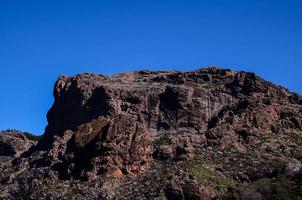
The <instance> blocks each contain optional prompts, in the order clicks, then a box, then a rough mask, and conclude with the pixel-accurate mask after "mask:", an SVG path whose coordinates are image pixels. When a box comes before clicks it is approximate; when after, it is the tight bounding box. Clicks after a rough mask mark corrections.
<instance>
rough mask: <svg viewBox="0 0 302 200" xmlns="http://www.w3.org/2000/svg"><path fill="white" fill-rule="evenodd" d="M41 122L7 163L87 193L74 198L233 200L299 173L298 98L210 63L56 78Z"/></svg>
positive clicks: (301, 108) (301, 118)
mask: <svg viewBox="0 0 302 200" xmlns="http://www.w3.org/2000/svg"><path fill="white" fill-rule="evenodd" d="M47 119H48V125H47V127H46V130H45V133H44V135H43V136H42V138H41V139H40V140H39V142H38V144H37V145H36V146H35V147H34V148H31V150H30V151H28V152H27V153H26V154H24V155H23V156H22V157H21V158H20V159H19V160H18V159H17V160H15V162H14V163H15V165H16V166H20V165H21V164H23V165H27V166H28V170H25V172H22V173H20V174H26V173H27V174H26V175H24V176H23V178H24V180H26V181H29V180H30V181H29V182H33V181H32V180H31V179H29V178H28V177H32V176H30V175H31V174H32V173H33V172H32V171H31V170H35V173H37V171H39V170H40V171H41V172H40V173H41V176H45V174H47V176H48V177H47V178H45V179H46V180H49V181H59V182H60V183H62V182H63V183H65V182H67V183H68V184H66V185H68V187H67V186H66V187H67V188H69V189H65V190H63V189H62V190H61V189H53V190H54V191H56V192H55V194H54V193H53V192H52V193H51V192H49V191H50V188H51V187H50V186H49V187H46V186H45V185H46V184H44V183H39V184H38V183H37V184H38V185H39V188H44V189H43V192H44V193H43V194H45V195H46V194H49V195H50V194H51V195H50V196H56V197H58V198H61V197H71V196H72V195H71V196H70V194H72V191H78V190H80V191H81V192H80V193H77V194H78V195H83V196H84V197H82V196H72V198H78V199H79V198H80V199H83V198H84V199H85V198H88V197H87V196H86V195H90V196H89V198H90V199H98V198H100V196H102V198H104V199H106V198H107V199H114V198H118V199H136V198H137V199H211V198H216V197H219V196H221V195H222V194H228V196H229V197H231V196H232V195H233V196H234V195H238V194H241V193H240V192H241V191H244V190H243V189H242V190H239V189H238V190H231V189H232V188H233V189H234V187H236V185H240V184H241V183H254V182H255V183H256V181H257V180H260V179H262V178H270V179H272V180H270V182H274V178H275V177H281V176H282V173H285V172H284V171H286V170H284V169H287V171H290V172H294V174H290V175H286V176H297V174H299V173H300V170H301V167H300V164H301V159H302V157H301V152H302V147H301V144H302V135H301V132H302V97H301V96H299V95H298V94H295V93H291V92H289V91H288V90H286V89H284V88H282V87H278V86H276V85H274V84H272V83H270V82H267V81H265V80H263V79H261V78H260V77H258V76H257V75H255V74H254V73H249V72H236V71H232V70H227V69H221V68H216V67H209V68H203V69H199V70H195V71H190V72H178V71H159V72H151V71H137V72H130V73H124V74H118V75H114V76H103V75H95V74H80V75H77V76H73V77H66V76H62V77H60V78H59V79H58V81H57V82H56V84H55V87H54V104H53V105H52V107H51V109H50V110H49V112H48V114H47ZM292 160H295V161H296V162H295V163H294V164H291V163H293V162H292ZM18 163H19V164H18ZM297 163H298V164H297ZM283 168H284V169H283ZM43 170H45V171H46V172H45V171H43ZM180 171H182V174H181V175H179V174H177V173H178V172H180ZM170 173H174V175H173V178H172V179H170V178H169V176H170ZM175 174H176V175H175ZM20 176H21V175H19V176H17V177H19V179H20ZM19 179H18V180H19ZM32 179H35V178H34V177H32ZM14 180H15V179H13V180H11V183H9V184H8V183H6V185H8V187H7V189H6V191H11V190H13V189H11V188H12V187H13V183H14V184H16V180H15V182H14ZM83 180H85V181H86V182H81V186H79V187H78V186H76V183H78V182H77V181H83ZM295 180H296V179H295ZM73 181H75V182H73ZM38 182H39V181H38ZM70 183H75V185H71V184H70ZM52 184H54V183H52ZM19 185H20V184H19ZM96 185H97V186H96ZM10 186H11V187H10ZM84 186H85V187H84ZM82 187H83V188H82ZM93 187H96V188H94V189H92V188H93ZM251 187H252V184H251ZM84 188H86V189H84ZM87 188H89V189H87ZM40 190H42V189H40ZM59 191H61V192H62V193H61V192H59ZM230 191H234V193H230ZM68 192H70V193H68ZM227 192H229V193H227ZM235 193H236V194H235ZM33 195H38V194H37V193H36V192H33ZM296 195H298V194H296ZM45 198H46V197H45ZM221 198H222V197H221ZM234 198H235V197H234ZM263 198H264V197H263ZM264 199H265V198H264Z"/></svg>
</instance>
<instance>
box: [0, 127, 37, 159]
mask: <svg viewBox="0 0 302 200" xmlns="http://www.w3.org/2000/svg"><path fill="white" fill-rule="evenodd" d="M33 144H35V142H34V141H31V140H29V139H28V138H27V137H26V136H25V135H24V134H23V133H22V132H19V131H10V130H8V131H1V132H0V156H8V157H14V156H18V155H20V154H21V153H23V152H24V151H27V150H28V149H29V148H30V147H31V146H32V145H33Z"/></svg>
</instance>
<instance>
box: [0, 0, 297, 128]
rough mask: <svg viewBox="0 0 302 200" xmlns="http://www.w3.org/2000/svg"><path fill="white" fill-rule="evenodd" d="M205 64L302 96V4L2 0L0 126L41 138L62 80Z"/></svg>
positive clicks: (267, 0) (269, 0) (291, 0)
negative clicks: (250, 73) (247, 74)
mask: <svg viewBox="0 0 302 200" xmlns="http://www.w3.org/2000/svg"><path fill="white" fill-rule="evenodd" d="M207 65H218V66H222V67H226V68H232V69H236V70H246V71H253V72H256V73H258V74H259V75H261V76H262V77H264V78H265V79H268V80H270V81H272V82H274V83H277V84H280V85H283V86H285V87H287V88H289V89H290V90H292V91H296V92H298V93H300V94H301V93H302V87H301V86H302V78H301V74H302V1H301V0H283V1H280V0H199V1H193V0H183V1H179V0H171V1H170V0H138V1H132V0H121V1H116V0H107V1H104V0H95V1H91V0H76V1H75V0H70V1H66V0H27V1H24V0H19V1H17V0H7V1H5V0H1V1H0V70H1V71H0V76H1V77H0V90H1V98H0V113H1V115H0V129H6V128H16V129H21V130H26V131H30V132H33V133H35V134H38V133H43V131H44V127H45V125H46V112H47V110H48V109H49V108H50V106H51V104H52V102H53V97H52V88H53V84H54V82H55V80H56V79H57V77H58V76H59V75H62V74H64V75H73V74H77V73H81V72H91V73H103V74H112V73H117V72H123V71H129V70H137V69H151V70H159V69H160V70H164V69H177V70H191V69H195V68H198V67H201V66H207Z"/></svg>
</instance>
